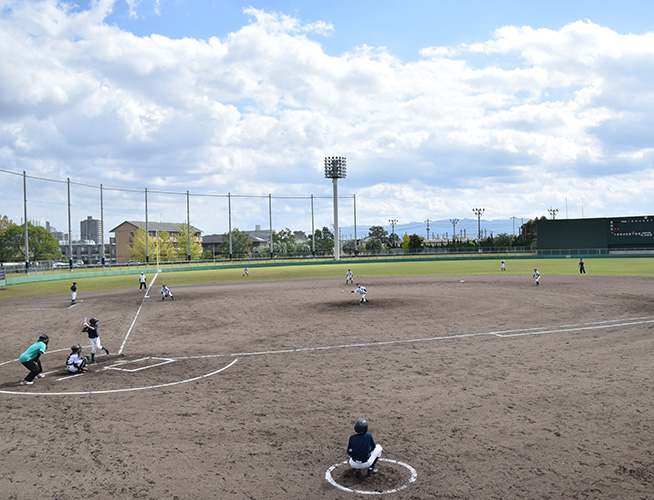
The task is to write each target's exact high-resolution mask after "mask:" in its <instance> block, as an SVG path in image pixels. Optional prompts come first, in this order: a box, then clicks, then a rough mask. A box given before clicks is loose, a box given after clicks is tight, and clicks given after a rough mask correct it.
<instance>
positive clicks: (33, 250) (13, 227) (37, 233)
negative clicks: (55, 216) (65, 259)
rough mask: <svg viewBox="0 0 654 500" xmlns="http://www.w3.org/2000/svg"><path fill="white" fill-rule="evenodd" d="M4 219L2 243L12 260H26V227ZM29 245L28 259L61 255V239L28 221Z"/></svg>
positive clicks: (51, 257) (47, 258) (42, 258)
mask: <svg viewBox="0 0 654 500" xmlns="http://www.w3.org/2000/svg"><path fill="white" fill-rule="evenodd" d="M4 224H5V221H4V219H3V231H2V240H3V241H2V244H0V246H1V247H4V248H5V249H6V250H5V251H6V255H7V256H8V257H9V258H10V260H26V257H25V228H24V226H22V225H21V226H19V225H18V224H13V223H9V222H6V224H7V225H6V226H4ZM27 245H28V247H29V256H28V257H27V260H29V261H31V262H33V261H37V260H51V259H53V258H55V257H59V256H60V255H61V253H60V252H59V241H57V238H55V237H54V236H53V235H52V233H50V231H48V230H47V229H46V228H44V227H39V226H34V225H33V224H32V223H31V222H28V223H27Z"/></svg>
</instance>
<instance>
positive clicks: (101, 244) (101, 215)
mask: <svg viewBox="0 0 654 500" xmlns="http://www.w3.org/2000/svg"><path fill="white" fill-rule="evenodd" d="M100 252H101V253H100V255H101V262H102V267H104V265H105V258H104V201H103V198H102V184H100Z"/></svg>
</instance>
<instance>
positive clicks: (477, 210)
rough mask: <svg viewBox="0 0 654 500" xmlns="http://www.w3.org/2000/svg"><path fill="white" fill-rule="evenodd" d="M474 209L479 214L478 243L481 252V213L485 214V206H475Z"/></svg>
mask: <svg viewBox="0 0 654 500" xmlns="http://www.w3.org/2000/svg"><path fill="white" fill-rule="evenodd" d="M472 211H473V212H474V214H475V215H476V216H477V245H478V249H479V252H481V214H483V213H484V212H485V211H486V209H485V208H473V209H472Z"/></svg>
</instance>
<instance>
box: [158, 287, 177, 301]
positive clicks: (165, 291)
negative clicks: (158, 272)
mask: <svg viewBox="0 0 654 500" xmlns="http://www.w3.org/2000/svg"><path fill="white" fill-rule="evenodd" d="M166 297H170V298H171V299H173V300H175V297H173V292H171V291H170V288H168V287H167V286H166V285H162V287H161V300H164V299H165V298H166Z"/></svg>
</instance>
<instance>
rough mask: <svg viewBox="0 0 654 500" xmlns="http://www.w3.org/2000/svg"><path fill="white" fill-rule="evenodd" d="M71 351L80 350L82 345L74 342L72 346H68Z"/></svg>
mask: <svg viewBox="0 0 654 500" xmlns="http://www.w3.org/2000/svg"><path fill="white" fill-rule="evenodd" d="M70 350H71V351H73V352H77V351H81V350H82V346H81V345H79V344H75V345H74V346H73V347H71V348H70Z"/></svg>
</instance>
